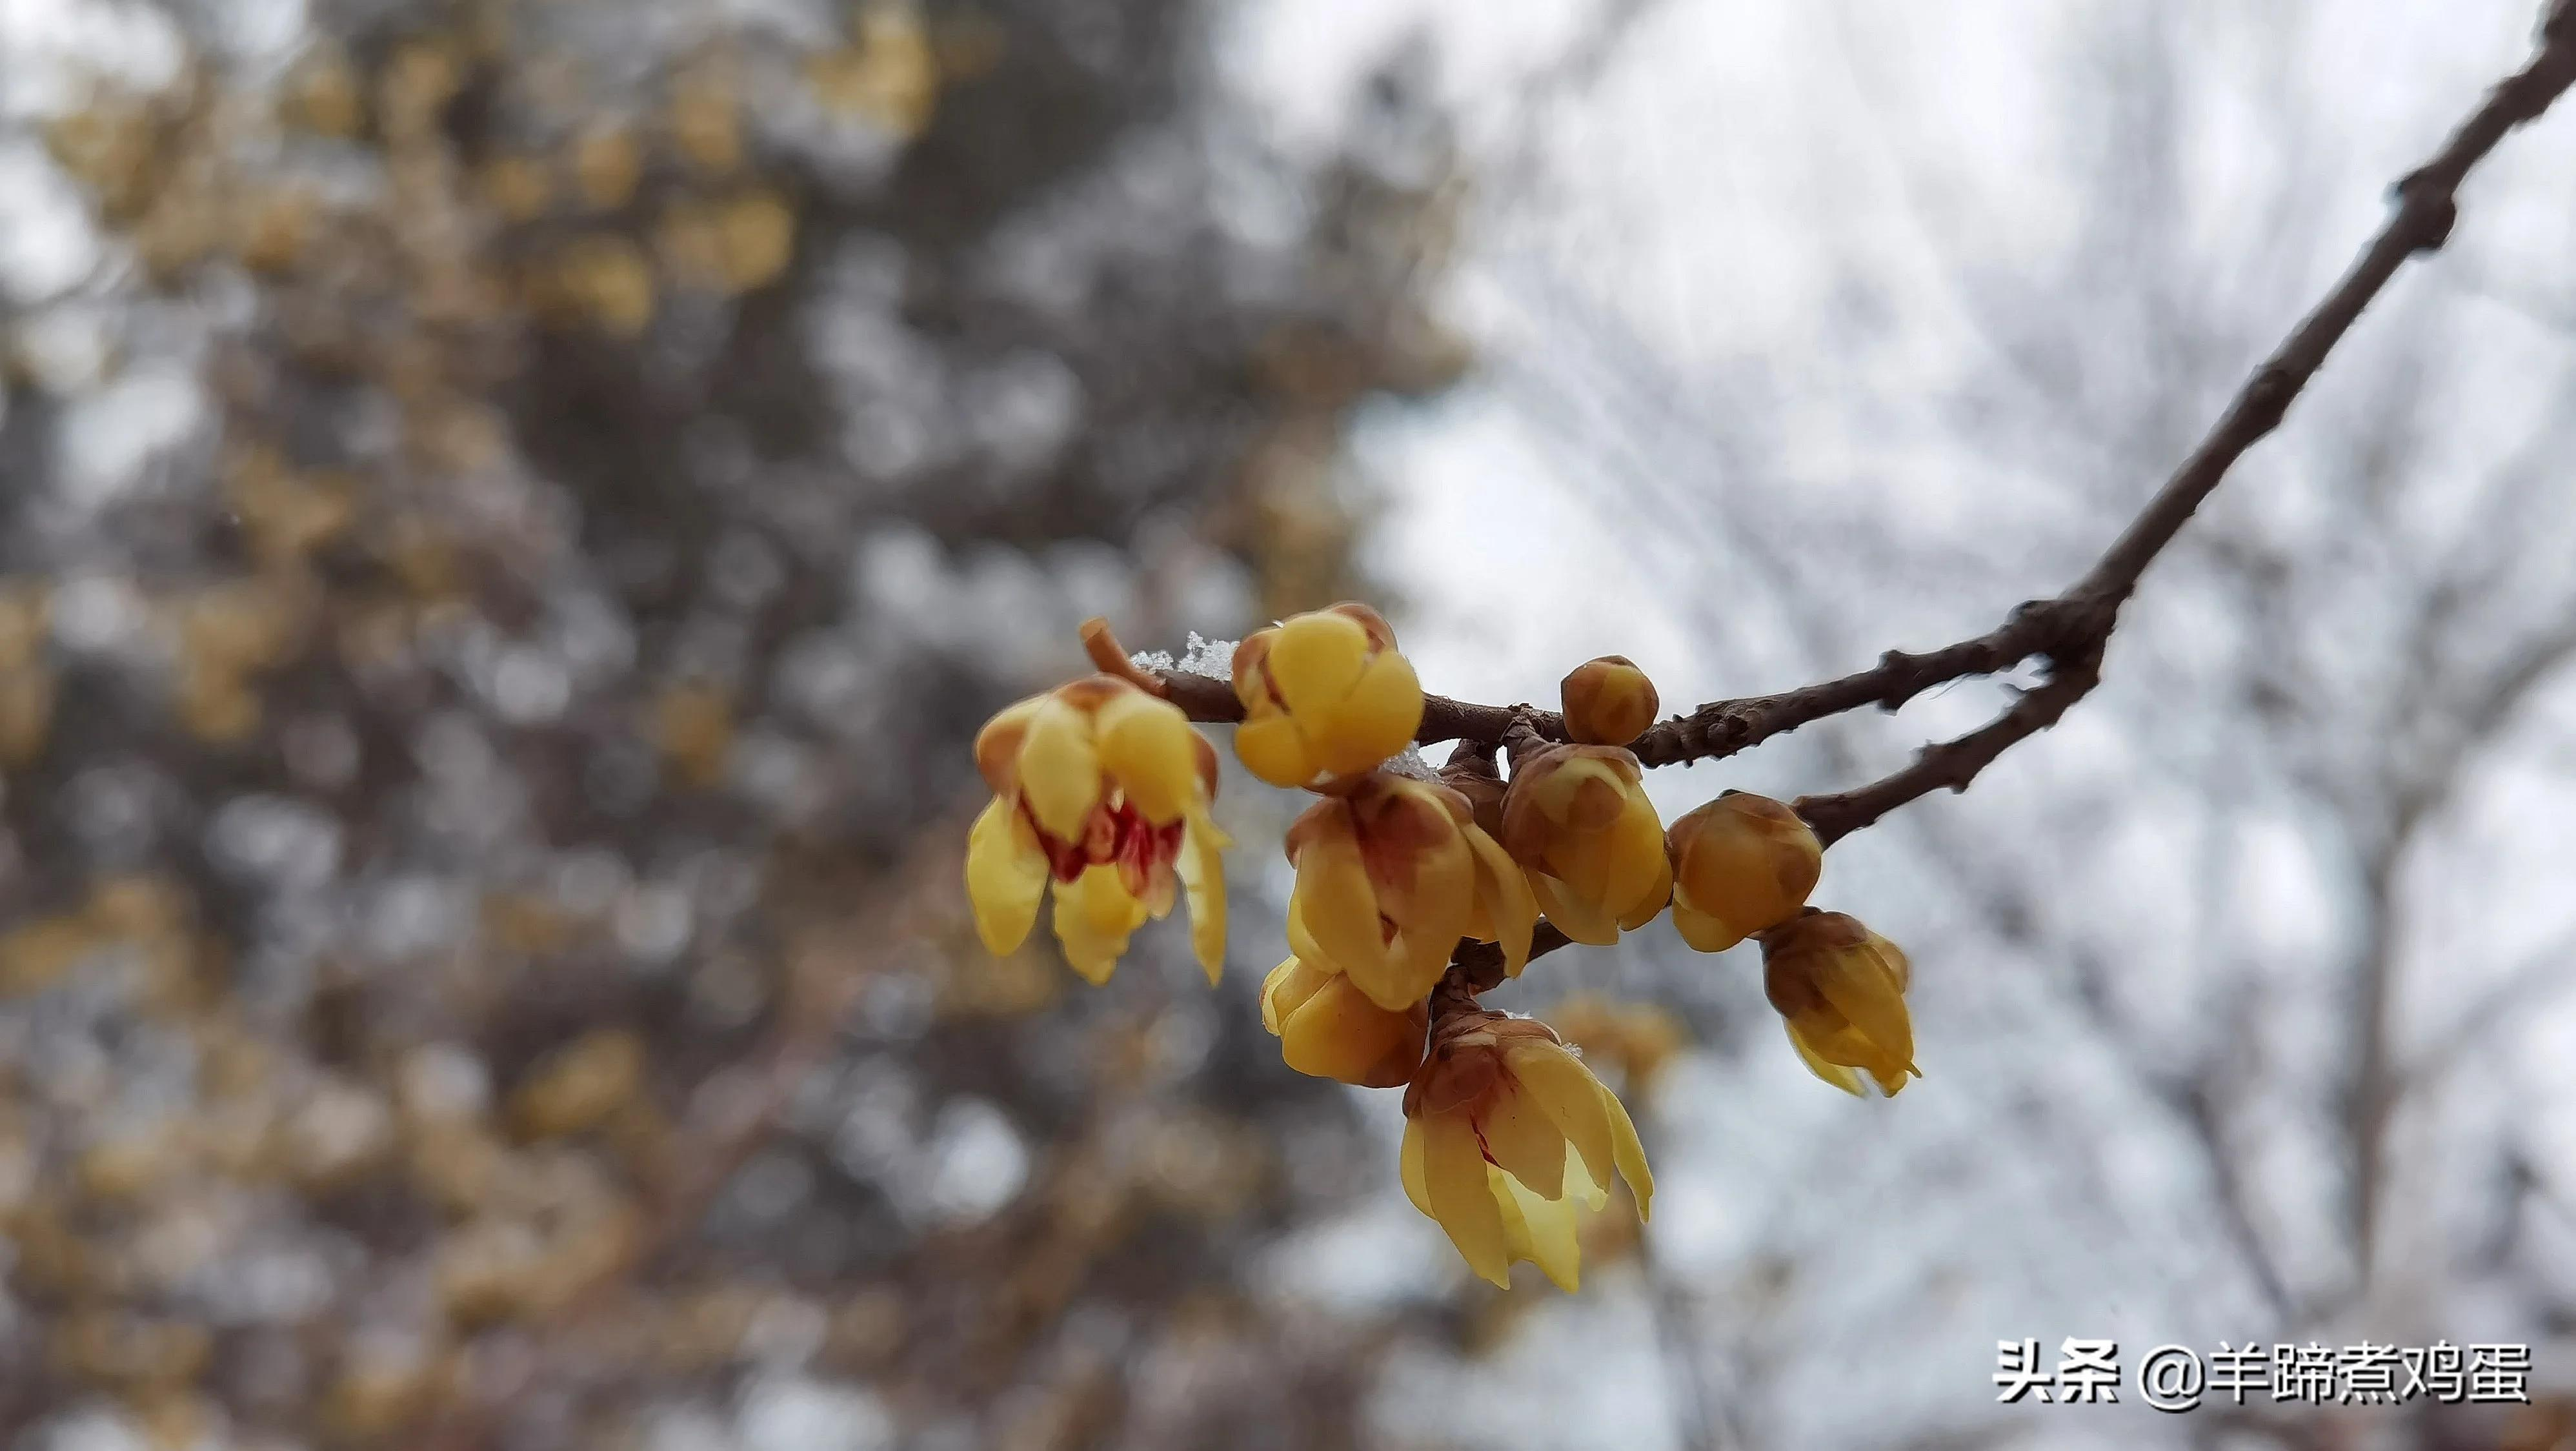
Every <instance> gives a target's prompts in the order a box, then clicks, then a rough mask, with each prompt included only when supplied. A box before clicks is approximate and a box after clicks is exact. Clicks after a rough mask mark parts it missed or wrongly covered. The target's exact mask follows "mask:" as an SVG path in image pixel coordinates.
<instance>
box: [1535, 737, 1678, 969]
mask: <svg viewBox="0 0 2576 1451" xmlns="http://www.w3.org/2000/svg"><path fill="white" fill-rule="evenodd" d="M1643 782H1644V772H1643V771H1642V770H1641V769H1640V768H1639V767H1638V765H1637V758H1636V757H1635V756H1634V755H1631V754H1630V753H1629V752H1627V751H1626V750H1624V749H1622V748H1620V747H1618V746H1587V745H1559V746H1549V747H1547V748H1546V749H1544V750H1541V751H1538V752H1536V753H1535V754H1533V755H1532V756H1530V757H1529V758H1528V759H1527V760H1525V761H1522V762H1520V763H1518V764H1517V765H1516V766H1515V768H1514V770H1513V772H1512V779H1511V784H1510V786H1509V788H1508V789H1507V790H1506V791H1505V793H1504V796H1503V846H1504V849H1505V850H1507V851H1509V852H1510V853H1511V856H1512V859H1513V860H1514V861H1517V862H1519V863H1520V864H1521V866H1522V867H1523V868H1525V869H1526V870H1527V872H1528V875H1529V883H1530V889H1531V890H1532V891H1533V892H1535V893H1536V894H1537V895H1538V904H1539V907H1540V909H1541V910H1543V911H1544V912H1546V913H1547V920H1549V921H1550V922H1553V923H1555V924H1556V925H1557V927H1558V928H1559V929H1560V930H1562V931H1563V932H1564V933H1565V935H1566V936H1567V937H1570V938H1572V939H1573V940H1575V941H1577V942H1585V943H1590V944H1592V945H1594V946H1607V945H1609V944H1611V943H1613V942H1616V941H1618V940H1619V934H1620V932H1621V931H1623V930H1629V929H1634V928H1638V927H1642V926H1644V925H1645V924H1646V923H1648V922H1650V921H1652V920H1654V916H1655V914H1656V913H1657V912H1660V911H1662V910H1663V909H1664V903H1665V902H1666V901H1667V900H1669V899H1670V898H1671V896H1672V884H1673V874H1672V866H1671V864H1670V863H1669V862H1667V861H1666V860H1665V857H1664V826H1663V823H1662V822H1661V821H1658V820H1657V819H1656V818H1655V807H1654V803H1652V802H1650V801H1648V800H1647V799H1646V791H1645V787H1644V784H1643Z"/></svg>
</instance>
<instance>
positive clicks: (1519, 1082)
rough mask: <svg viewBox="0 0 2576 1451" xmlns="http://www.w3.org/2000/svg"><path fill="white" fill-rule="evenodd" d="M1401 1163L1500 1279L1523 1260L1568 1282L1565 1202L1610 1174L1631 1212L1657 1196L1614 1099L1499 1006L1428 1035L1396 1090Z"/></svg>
mask: <svg viewBox="0 0 2576 1451" xmlns="http://www.w3.org/2000/svg"><path fill="white" fill-rule="evenodd" d="M1400 1165H1401V1171H1402V1176H1403V1180H1404V1192H1405V1195H1406V1197H1408V1198H1410V1199H1411V1200H1412V1201H1413V1206H1414V1207H1415V1208H1416V1209H1419V1210H1421V1211H1422V1212H1423V1213H1424V1214H1426V1215H1429V1216H1430V1217H1431V1218H1432V1219H1433V1220H1434V1221H1436V1222H1438V1224H1439V1225H1440V1227H1441V1229H1442V1230H1444V1231H1446V1232H1447V1233H1448V1235H1449V1242H1450V1243H1451V1244H1454V1245H1456V1246H1457V1247H1458V1253H1459V1254H1461V1255H1462V1256H1464V1257H1465V1258H1466V1261H1467V1267H1468V1268H1469V1269H1471V1270H1474V1271H1475V1272H1476V1273H1477V1274H1478V1275H1480V1276H1482V1277H1484V1278H1485V1279H1488V1280H1491V1281H1493V1282H1494V1283H1495V1284H1497V1285H1504V1286H1508V1285H1509V1284H1510V1283H1511V1266H1512V1264H1513V1262H1514V1261H1516V1260H1529V1261H1531V1262H1532V1263H1534V1264H1536V1265H1537V1266H1538V1267H1539V1269H1540V1270H1541V1271H1543V1272H1544V1273H1545V1274H1546V1275H1547V1277H1548V1278H1549V1279H1550V1280H1553V1281H1555V1282H1556V1284H1557V1286H1558V1287H1559V1288H1561V1289H1565V1290H1572V1289H1574V1288H1575V1287H1576V1284H1577V1276H1578V1273H1579V1270H1580V1265H1579V1262H1578V1257H1577V1254H1576V1250H1575V1238H1574V1211H1575V1208H1576V1206H1577V1205H1581V1206H1583V1207H1584V1208H1587V1209H1593V1210H1598V1209H1600V1208H1601V1207H1602V1206H1603V1205H1605V1204H1606V1203H1607V1202H1608V1201H1609V1188H1608V1186H1609V1183H1610V1178H1611V1175H1612V1174H1614V1173H1615V1174H1617V1175H1618V1176H1619V1177H1620V1178H1623V1179H1625V1180H1627V1181H1628V1191H1629V1193H1630V1194H1631V1195H1632V1196H1634V1198H1635V1199H1636V1202H1637V1217H1638V1218H1639V1219H1644V1218H1645V1217H1646V1216H1647V1214H1648V1212H1649V1211H1650V1210H1651V1208H1652V1206H1653V1203H1654V1195H1655V1179H1654V1175H1653V1174H1652V1173H1651V1172H1649V1171H1648V1169H1647V1167H1646V1151H1645V1147H1644V1145H1642V1144H1640V1143H1639V1142H1638V1140H1637V1128H1636V1125H1635V1124H1634V1123H1632V1122H1630V1120H1629V1118H1628V1110H1627V1109H1626V1108H1624V1107H1622V1106H1621V1105H1620V1103H1619V1100H1618V1098H1617V1096H1616V1095H1614V1094H1612V1093H1611V1092H1610V1090H1609V1089H1608V1088H1606V1087H1604V1086H1603V1085H1602V1083H1601V1080H1600V1079H1598V1078H1595V1077H1593V1076H1592V1070H1591V1069H1589V1068H1587V1067H1585V1066H1584V1064H1583V1060H1582V1059H1581V1058H1579V1057H1577V1056H1575V1054H1574V1053H1573V1052H1571V1051H1570V1050H1568V1049H1567V1048H1566V1047H1565V1045H1564V1044H1563V1043H1562V1042H1560V1041H1559V1040H1558V1038H1557V1036H1556V1034H1555V1033H1554V1032H1552V1031H1550V1030H1549V1028H1548V1026H1547V1025H1546V1024H1545V1023H1541V1022H1537V1021H1534V1020H1532V1019H1528V1018H1510V1017H1505V1016H1503V1015H1502V1014H1500V1013H1484V1012H1471V1013H1461V1014H1458V1015H1457V1016H1455V1017H1451V1018H1448V1019H1445V1020H1443V1021H1442V1023H1441V1024H1440V1027H1439V1029H1438V1030H1437V1031H1436V1032H1435V1033H1434V1034H1433V1036H1432V1045H1431V1052H1430V1054H1429V1055H1428V1056H1427V1057H1425V1058H1424V1059H1423V1061H1422V1068H1421V1071H1420V1072H1418V1073H1416V1074H1415V1075H1414V1078H1413V1082H1412V1083H1411V1085H1409V1086H1408V1087H1407V1088H1406V1089H1405V1093H1404V1146H1403V1149H1402V1152H1401V1156H1400Z"/></svg>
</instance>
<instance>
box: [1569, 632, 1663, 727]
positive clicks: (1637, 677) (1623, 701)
mask: <svg viewBox="0 0 2576 1451" xmlns="http://www.w3.org/2000/svg"><path fill="white" fill-rule="evenodd" d="M1558 693H1559V696H1560V697H1561V699H1562V701H1563V703H1564V706H1565V733H1566V734H1567V735H1568V736H1571V737H1573V738H1574V739H1575V740H1578V741H1582V742H1584V743H1586V744H1589V745H1598V746H1624V745H1626V744H1628V743H1629V742H1630V741H1633V740H1635V739H1636V738H1637V737H1639V736H1640V735H1643V734H1645V730H1646V727H1648V726H1650V725H1653V724H1654V723H1655V711H1656V709H1657V708H1658V706H1660V705H1661V703H1662V702H1661V701H1660V700H1658V699H1657V697H1656V695H1655V682H1653V681H1651V680H1648V679H1647V678H1646V672H1645V671H1643V670H1640V669H1638V668H1637V665H1636V662H1635V661H1633V660H1630V659H1629V658H1628V657H1627V656H1625V655H1604V656H1601V657H1600V658H1598V659H1595V660H1586V661H1584V662H1583V663H1582V664H1580V665H1577V666H1575V667H1574V669H1573V671H1572V672H1571V673H1569V674H1568V675H1567V676H1566V677H1565V680H1564V681H1563V683H1562V684H1561V685H1560V686H1559V687H1558Z"/></svg>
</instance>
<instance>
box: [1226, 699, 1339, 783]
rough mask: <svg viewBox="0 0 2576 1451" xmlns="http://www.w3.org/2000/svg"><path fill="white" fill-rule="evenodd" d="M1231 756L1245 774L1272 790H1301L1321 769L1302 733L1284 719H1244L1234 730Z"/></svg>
mask: <svg viewBox="0 0 2576 1451" xmlns="http://www.w3.org/2000/svg"><path fill="white" fill-rule="evenodd" d="M1255 709H1256V710H1258V709H1259V707H1255ZM1234 755H1235V759H1237V760H1239V761H1241V762H1243V768H1244V769H1245V770H1247V771H1250V772H1251V773H1252V774H1253V775H1255V776H1258V777H1260V778H1261V779H1262V780H1264V781H1267V782H1269V783H1270V784H1271V785H1273V786H1303V785H1305V784H1306V783H1307V782H1309V781H1312V780H1314V779H1315V777H1316V775H1317V774H1318V773H1319V772H1320V771H1321V769H1322V768H1321V767H1319V766H1317V765H1316V764H1315V753H1314V752H1313V751H1312V750H1311V749H1309V748H1308V747H1307V745H1306V733H1305V732H1304V731H1302V730H1300V729H1299V728H1298V725H1297V722H1296V720H1295V719H1293V718H1291V717H1289V716H1285V715H1259V714H1254V715H1251V716H1248V717H1246V719H1245V720H1244V722H1243V724H1242V725H1240V726H1237V727H1235V731H1234Z"/></svg>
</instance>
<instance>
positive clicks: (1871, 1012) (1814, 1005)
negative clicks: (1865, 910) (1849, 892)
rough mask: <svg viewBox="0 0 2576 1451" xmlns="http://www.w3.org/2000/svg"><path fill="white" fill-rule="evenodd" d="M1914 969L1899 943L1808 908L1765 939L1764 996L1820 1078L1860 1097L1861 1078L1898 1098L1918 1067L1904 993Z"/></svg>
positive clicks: (1848, 919)
mask: <svg viewBox="0 0 2576 1451" xmlns="http://www.w3.org/2000/svg"><path fill="white" fill-rule="evenodd" d="M1912 981H1913V968H1912V966H1911V965H1910V964H1909V963H1907V962H1906V960H1905V954H1904V953H1903V952H1901V951H1899V950H1897V946H1896V944H1895V943H1893V942H1890V941H1888V940H1887V939H1886V938H1884V937H1881V936H1879V935H1878V934H1877V933H1875V932H1872V931H1870V930H1869V929H1868V928H1866V927H1864V926H1862V925H1861V924H1860V923H1859V922H1858V921H1856V920H1854V919H1853V918H1851V917H1848V916H1845V915H1844V914H1843V913H1840V912H1819V911H1817V910H1816V909H1814V908H1812V907H1810V908H1808V909H1807V910H1806V911H1805V912H1804V913H1802V914H1800V915H1799V916H1796V917H1793V918H1791V919H1790V920H1789V921H1787V922H1784V923H1782V924H1781V925H1779V926H1777V927H1774V928H1772V929H1771V930H1769V931H1767V932H1765V933H1763V934H1762V991H1763V994H1764V996H1766V997H1768V998H1770V1000H1771V1006H1772V1007H1774V1008H1777V1009H1779V1011H1780V1016H1781V1017H1783V1018H1785V1019H1787V1020H1788V1024H1789V1043H1790V1045H1791V1046H1792V1047H1794V1048H1796V1049H1797V1050H1798V1056H1799V1058H1801V1059H1803V1060H1804V1061H1805V1062H1806V1065H1807V1067H1808V1068H1809V1069H1811V1070H1813V1071H1814V1073H1815V1075H1816V1076H1817V1077H1818V1078H1821V1079H1823V1080H1824V1081H1826V1082H1827V1083H1830V1084H1832V1085H1833V1086H1834V1087H1836V1088H1839V1089H1841V1090H1842V1091H1843V1092H1845V1093H1849V1094H1854V1095H1857V1094H1859V1093H1860V1092H1861V1086H1860V1074H1861V1072H1864V1071H1865V1072H1867V1073H1868V1074H1869V1076H1870V1077H1872V1078H1874V1079H1876V1080H1878V1086H1879V1090H1880V1091H1881V1092H1883V1093H1887V1094H1890V1095H1893V1094H1895V1093H1896V1092H1897V1090H1899V1089H1901V1088H1903V1087H1904V1086H1905V1080H1906V1078H1907V1077H1908V1076H1909V1075H1910V1076H1913V1077H1916V1078H1920V1077H1922V1076H1923V1075H1922V1070H1921V1069H1918V1068H1916V1067H1915V1066H1914V1022H1913V1019H1912V1017H1911V1015H1909V1014H1908V1013H1907V1012H1906V1008H1905V990H1906V988H1907V987H1908V986H1910V985H1911V983H1912Z"/></svg>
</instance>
